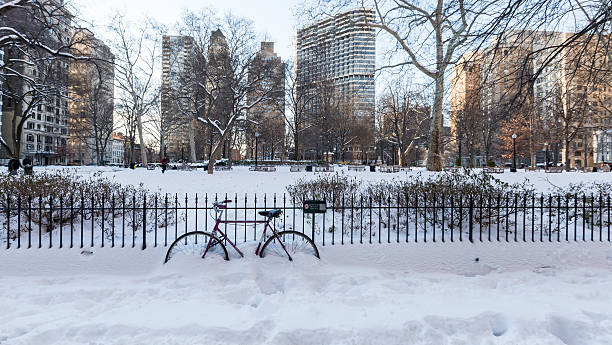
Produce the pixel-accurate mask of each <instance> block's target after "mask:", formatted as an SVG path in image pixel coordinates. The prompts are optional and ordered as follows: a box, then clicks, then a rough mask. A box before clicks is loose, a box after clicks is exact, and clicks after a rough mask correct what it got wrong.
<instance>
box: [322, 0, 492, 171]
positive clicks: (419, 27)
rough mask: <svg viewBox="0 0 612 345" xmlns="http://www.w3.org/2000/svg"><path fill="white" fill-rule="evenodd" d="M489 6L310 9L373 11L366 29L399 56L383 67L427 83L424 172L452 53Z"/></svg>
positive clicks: (368, 3)
mask: <svg viewBox="0 0 612 345" xmlns="http://www.w3.org/2000/svg"><path fill="white" fill-rule="evenodd" d="M327 3H328V4H329V3H330V2H327ZM495 5H496V2H495V1H463V0H459V1H448V0H447V1H444V0H437V1H434V2H426V3H422V4H419V3H416V2H413V1H408V0H393V1H389V0H338V1H334V2H331V6H329V5H328V6H325V5H324V4H323V3H322V2H321V1H319V2H318V3H317V4H316V5H313V6H312V8H322V9H323V10H324V11H325V10H330V9H331V10H332V11H333V10H337V9H338V8H347V7H355V6H358V7H360V8H363V9H374V10H375V13H376V20H375V21H371V22H368V25H369V26H371V27H374V28H377V29H380V30H381V31H382V32H384V33H386V34H387V35H388V36H389V37H390V38H391V40H392V41H393V42H394V43H395V49H394V50H395V51H396V52H402V53H404V55H403V57H402V58H397V57H396V58H395V59H394V60H393V61H390V62H389V65H388V66H385V67H394V68H395V67H402V66H408V65H410V66H414V67H415V68H416V69H417V70H419V71H420V72H421V73H423V74H424V75H425V76H426V77H427V78H430V79H431V80H432V81H433V83H434V88H435V91H434V94H433V106H432V107H431V121H430V128H429V137H428V141H429V142H428V153H427V169H428V170H433V171H440V170H441V169H442V156H441V150H442V134H443V133H442V128H443V103H444V93H445V87H446V84H445V75H446V72H447V70H448V68H449V67H450V66H452V64H453V63H454V58H455V53H456V51H458V50H459V49H460V48H461V47H462V46H464V45H465V44H466V42H468V41H469V38H470V35H472V33H473V30H475V29H477V28H478V25H479V20H480V19H481V17H483V16H485V15H487V14H488V12H490V11H494V9H493V7H495ZM317 12H319V14H320V12H321V11H317ZM396 56H397V54H396ZM404 57H405V58H404Z"/></svg>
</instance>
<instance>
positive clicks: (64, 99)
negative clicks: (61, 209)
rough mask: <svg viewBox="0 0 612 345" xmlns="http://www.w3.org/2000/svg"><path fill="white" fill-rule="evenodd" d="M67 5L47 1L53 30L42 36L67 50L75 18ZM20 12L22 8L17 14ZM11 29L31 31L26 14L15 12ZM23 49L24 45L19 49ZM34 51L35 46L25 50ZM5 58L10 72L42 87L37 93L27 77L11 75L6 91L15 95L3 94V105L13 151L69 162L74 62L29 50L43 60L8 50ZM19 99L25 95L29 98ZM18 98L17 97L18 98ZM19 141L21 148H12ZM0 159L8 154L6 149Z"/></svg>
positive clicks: (45, 160) (48, 160)
mask: <svg viewBox="0 0 612 345" xmlns="http://www.w3.org/2000/svg"><path fill="white" fill-rule="evenodd" d="M62 4H63V1H58V2H49V7H50V10H52V11H53V17H54V18H55V20H54V28H53V30H47V31H45V32H44V33H43V32H40V33H39V34H41V35H45V39H47V44H48V45H49V46H51V47H59V46H68V45H69V44H70V41H71V22H72V18H73V16H72V14H71V13H70V12H69V11H68V10H66V9H65V8H64V7H62V6H61V5H62ZM16 11H18V10H16ZM7 20H8V21H12V23H11V24H9V25H16V26H18V27H23V28H29V26H28V24H29V23H28V22H27V21H28V20H30V18H28V17H27V14H24V13H19V12H16V13H15V14H12V17H10V18H7ZM21 48H24V47H21ZM26 49H31V48H26ZM4 53H5V58H6V59H8V58H11V59H13V61H17V60H26V61H24V62H13V63H12V66H11V67H12V68H13V69H15V70H17V71H18V72H19V73H20V74H21V75H23V76H24V77H25V78H29V79H31V80H36V82H37V83H39V84H40V85H39V87H38V89H37V91H36V92H31V91H33V89H32V88H31V86H30V85H29V83H26V82H24V79H23V78H15V77H10V78H8V79H7V81H6V85H4V86H3V87H6V88H9V89H10V90H11V92H12V93H13V95H14V97H10V96H8V95H6V94H5V97H4V100H3V106H2V137H3V138H4V140H5V141H6V142H7V143H9V146H11V150H12V151H13V152H19V156H20V158H24V157H25V156H29V157H31V158H32V159H33V161H34V164H38V165H41V164H44V165H47V164H66V163H67V153H68V148H67V144H68V117H69V113H68V86H69V78H68V76H69V72H70V63H69V62H68V61H67V60H63V59H48V58H45V57H48V56H46V55H45V53H43V52H39V51H36V50H33V49H32V50H30V51H29V52H28V53H29V54H34V55H36V54H40V56H41V58H39V59H36V60H30V59H29V57H28V56H27V55H25V54H24V53H23V50H19V49H14V48H7V49H6V51H5V52H4ZM28 94H29V96H26V97H23V98H22V97H21V96H23V95H28ZM15 95H17V96H15ZM24 112H27V116H28V119H27V120H26V121H25V122H24V124H23V130H22V131H21V135H20V138H17V139H18V140H15V138H14V136H15V134H18V133H19V123H20V122H21V120H22V115H23V114H24ZM14 143H18V144H19V145H20V147H14V145H15V144H14ZM2 151H3V152H2V156H3V157H5V158H6V157H7V156H8V153H7V152H6V151H5V150H2Z"/></svg>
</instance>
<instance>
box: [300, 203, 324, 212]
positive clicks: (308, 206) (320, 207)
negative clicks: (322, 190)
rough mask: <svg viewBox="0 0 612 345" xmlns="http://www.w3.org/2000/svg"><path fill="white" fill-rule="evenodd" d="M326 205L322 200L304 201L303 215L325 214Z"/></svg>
mask: <svg viewBox="0 0 612 345" xmlns="http://www.w3.org/2000/svg"><path fill="white" fill-rule="evenodd" d="M325 212H327V205H326V204H325V201H322V200H305V201H304V213H325Z"/></svg>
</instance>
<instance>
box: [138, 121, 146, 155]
mask: <svg viewBox="0 0 612 345" xmlns="http://www.w3.org/2000/svg"><path fill="white" fill-rule="evenodd" d="M138 139H139V141H140V157H141V159H142V166H143V167H146V166H147V150H146V148H145V144H144V137H143V134H142V115H141V114H138Z"/></svg>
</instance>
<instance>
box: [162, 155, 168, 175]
mask: <svg viewBox="0 0 612 345" xmlns="http://www.w3.org/2000/svg"><path fill="white" fill-rule="evenodd" d="M161 166H162V174H163V173H165V172H166V169H167V168H168V158H166V156H164V158H162V159H161Z"/></svg>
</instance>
